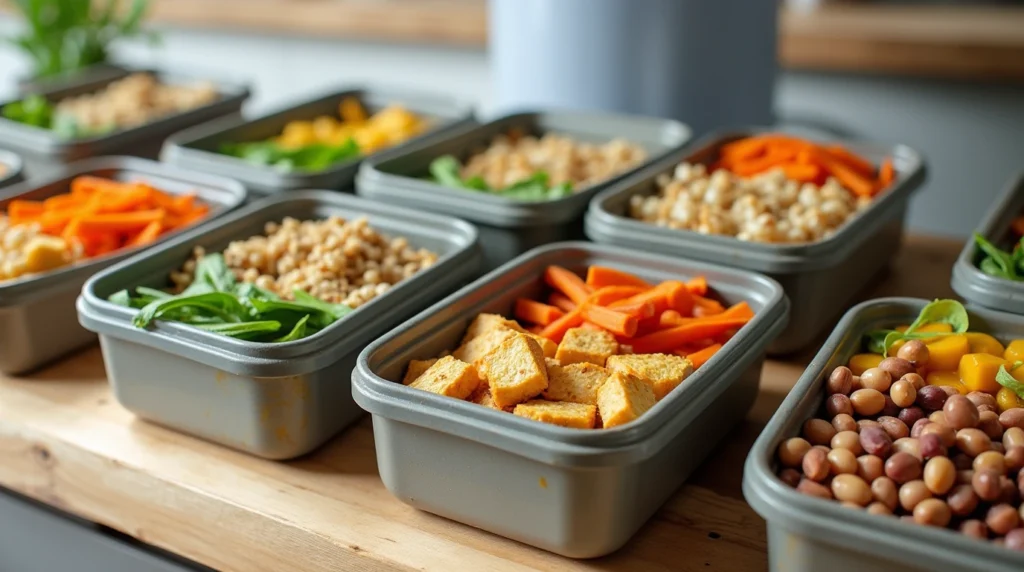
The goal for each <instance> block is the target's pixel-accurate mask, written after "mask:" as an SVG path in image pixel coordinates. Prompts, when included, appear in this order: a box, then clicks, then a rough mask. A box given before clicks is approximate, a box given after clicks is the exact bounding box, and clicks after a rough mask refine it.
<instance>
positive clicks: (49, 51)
mask: <svg viewBox="0 0 1024 572" xmlns="http://www.w3.org/2000/svg"><path fill="white" fill-rule="evenodd" d="M11 3H12V4H13V6H14V8H15V9H16V10H17V11H18V12H20V13H21V15H22V16H23V17H24V18H25V29H24V31H23V32H22V33H20V34H18V35H15V36H14V37H11V38H8V41H9V42H10V43H12V44H14V45H15V46H16V47H18V48H19V49H21V51H23V52H24V53H25V55H26V56H28V58H29V59H30V60H31V62H32V66H33V72H34V74H35V77H40V78H43V77H51V76H54V75H58V74H61V73H64V72H69V71H74V70H79V69H82V68H85V67H88V66H91V65H95V64H100V63H105V62H107V61H108V59H109V50H110V46H111V44H113V43H114V42H116V41H117V40H121V39H127V38H136V37H144V38H148V39H149V40H150V41H155V40H156V36H155V35H154V34H152V33H150V32H145V31H143V30H142V21H143V19H144V18H145V16H146V13H147V11H148V8H149V0H125V1H124V2H122V1H121V0H105V1H101V0H95V1H94V0H12V2H11Z"/></svg>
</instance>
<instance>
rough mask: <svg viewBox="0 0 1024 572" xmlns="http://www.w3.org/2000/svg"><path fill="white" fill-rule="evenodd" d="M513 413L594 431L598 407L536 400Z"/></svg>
mask: <svg viewBox="0 0 1024 572" xmlns="http://www.w3.org/2000/svg"><path fill="white" fill-rule="evenodd" d="M512 413H515V414H516V415H518V416H520V417H526V418H527V419H533V420H535V421H542V422H544V423H551V424H552V425H561V426H562V427H572V428H574V429H593V428H594V422H595V421H596V420H597V407H595V406H593V405H587V404H583V403H561V402H554V401H544V400H543V399H534V400H532V401H527V402H526V403H520V404H519V405H516V408H515V410H514V411H512Z"/></svg>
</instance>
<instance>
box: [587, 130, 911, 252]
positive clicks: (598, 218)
mask: <svg viewBox="0 0 1024 572" xmlns="http://www.w3.org/2000/svg"><path fill="white" fill-rule="evenodd" d="M773 132H785V129H784V128H780V127H766V126H753V127H739V128H731V129H724V130H719V131H715V132H713V133H710V134H708V135H706V136H704V137H702V138H701V139H700V140H698V141H696V142H695V143H693V144H691V145H687V146H686V147H685V148H684V149H682V150H681V151H679V152H678V153H673V154H672V155H671V156H669V157H666V158H664V159H663V160H661V161H659V162H658V163H656V164H654V165H651V166H650V167H647V168H645V169H644V170H642V171H641V172H638V173H636V174H635V175H633V176H631V177H629V178H628V179H626V180H623V181H621V182H618V183H616V184H615V185H613V186H612V187H610V188H608V189H606V190H605V191H602V192H601V193H600V194H598V195H597V196H596V197H595V198H594V200H593V201H591V203H590V208H589V209H588V212H587V227H588V230H587V234H588V236H590V235H591V234H599V233H600V232H602V231H603V232H608V231H609V230H608V229H614V227H621V228H623V229H624V230H625V231H626V232H628V233H629V234H631V235H632V236H633V237H636V238H637V239H640V238H641V237H643V239H644V240H649V239H650V238H652V237H656V238H657V239H659V240H662V241H669V240H674V241H678V242H679V243H687V244H690V245H692V246H695V247H700V248H701V249H705V250H708V251H709V252H714V253H717V254H718V255H720V256H723V257H725V258H723V259H728V260H735V259H736V258H737V253H738V254H739V258H740V259H741V260H748V261H756V262H758V263H760V265H761V266H763V267H764V268H761V270H763V271H771V270H767V269H768V268H769V267H773V268H775V267H779V268H782V269H783V270H780V271H785V272H797V271H800V270H804V269H809V268H821V267H828V266H832V265H835V264H839V263H840V262H842V260H843V259H844V258H845V257H846V256H848V255H849V254H850V253H852V252H853V251H854V250H855V249H856V248H857V246H859V244H860V243H861V242H863V240H864V239H865V238H866V237H867V236H870V235H871V234H872V233H873V232H874V231H875V230H877V228H879V227H880V226H881V224H883V222H884V221H883V220H882V218H883V217H879V216H874V215H877V214H878V212H879V211H882V210H885V209H889V208H891V207H893V206H895V204H896V203H899V202H902V201H905V200H906V199H907V198H908V197H909V196H910V195H911V194H912V193H914V192H915V191H917V190H918V189H919V188H920V186H921V184H922V183H923V182H924V181H925V179H926V177H927V166H926V164H925V161H924V159H923V158H922V156H921V155H920V154H919V153H918V152H917V151H915V150H914V149H912V148H911V147H909V146H907V145H904V144H899V143H897V144H894V145H892V146H891V147H889V146H886V147H884V148H883V146H882V145H881V144H878V143H871V142H866V141H856V140H847V139H836V140H835V141H836V142H839V143H841V144H842V145H844V146H845V147H848V148H854V149H861V150H867V151H868V152H871V153H873V154H880V155H887V156H891V157H893V158H894V159H895V160H896V161H898V162H901V163H903V164H904V165H905V167H904V168H903V169H900V171H901V172H900V173H898V174H897V179H896V181H895V182H894V184H893V185H892V187H890V188H889V189H887V190H885V191H883V192H882V193H881V194H880V195H877V196H876V197H875V198H874V199H873V200H872V202H871V205H870V206H869V207H868V208H867V209H865V210H864V211H862V212H859V213H856V214H855V215H854V216H853V217H852V218H850V219H849V220H847V221H846V222H845V223H844V224H843V225H842V226H841V227H840V228H839V230H838V231H836V232H835V234H833V235H832V236H830V237H828V238H825V239H822V240H818V241H815V242H809V243H796V244H769V243H762V242H754V241H742V240H739V239H738V238H736V237H733V236H724V235H711V234H708V235H705V234H701V233H698V232H694V231H690V230H684V229H672V228H664V227H659V226H656V225H652V224H649V223H645V222H642V221H639V220H635V219H632V218H630V217H628V216H623V215H618V214H614V213H612V212H611V211H609V210H608V208H607V204H608V202H609V201H611V200H612V199H616V198H618V197H619V196H620V195H622V194H626V193H629V194H631V195H632V194H636V193H634V190H633V189H634V187H636V186H638V185H640V184H644V183H647V182H648V181H651V180H653V179H655V178H656V177H658V176H659V175H661V174H664V173H667V172H670V171H671V170H672V169H673V168H674V167H675V166H676V165H678V164H680V163H682V162H686V161H688V160H690V159H693V158H695V157H696V156H698V155H700V154H702V153H706V152H709V151H712V150H714V149H717V148H718V147H720V146H721V145H723V144H724V143H726V142H728V141H730V140H735V139H738V138H741V137H748V136H752V135H758V134H762V133H773ZM801 136H802V137H804V138H805V139H810V140H818V141H820V140H821V138H820V137H818V138H815V137H813V136H809V135H801ZM592 231H597V232H592ZM612 232H614V230H612ZM737 247H739V249H740V251H739V252H738V251H737Z"/></svg>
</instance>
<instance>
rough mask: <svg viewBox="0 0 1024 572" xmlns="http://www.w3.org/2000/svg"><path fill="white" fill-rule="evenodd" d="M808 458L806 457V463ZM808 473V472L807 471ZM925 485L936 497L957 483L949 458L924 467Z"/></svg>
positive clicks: (940, 458) (934, 460)
mask: <svg viewBox="0 0 1024 572" xmlns="http://www.w3.org/2000/svg"><path fill="white" fill-rule="evenodd" d="M806 462H807V457H806V456H805V457H804V463H806ZM805 472H806V471H805ZM923 474H924V484H925V485H926V486H927V487H928V490H929V491H931V492H932V494H934V495H940V496H941V495H944V494H946V493H947V492H949V489H951V488H953V485H954V484H955V483H956V467H954V466H953V461H950V460H949V458H948V457H935V458H933V459H931V460H929V461H928V463H927V464H926V465H925V466H924V473H923Z"/></svg>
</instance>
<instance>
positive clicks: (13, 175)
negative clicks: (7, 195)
mask: <svg viewBox="0 0 1024 572" xmlns="http://www.w3.org/2000/svg"><path fill="white" fill-rule="evenodd" d="M21 164H22V161H21V157H19V156H18V154H17V153H12V152H10V151H4V150H3V149H0V189H2V188H4V187H8V186H10V185H13V184H15V183H20V182H21V179H22V177H21V171H22V168H21Z"/></svg>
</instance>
